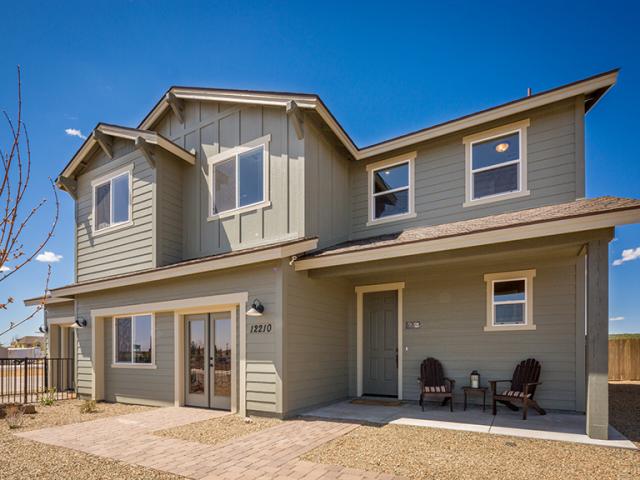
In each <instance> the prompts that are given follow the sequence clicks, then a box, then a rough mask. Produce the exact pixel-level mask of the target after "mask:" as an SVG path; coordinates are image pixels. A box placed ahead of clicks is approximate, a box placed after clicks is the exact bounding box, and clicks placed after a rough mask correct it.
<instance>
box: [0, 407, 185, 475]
mask: <svg viewBox="0 0 640 480" xmlns="http://www.w3.org/2000/svg"><path fill="white" fill-rule="evenodd" d="M81 404H82V402H81V401H79V400H63V401H59V402H56V404H55V405H53V406H51V407H43V406H40V405H38V406H37V407H36V409H37V411H38V413H37V414H35V415H25V416H24V417H23V418H24V423H23V426H22V427H21V428H19V429H14V430H11V429H9V427H8V426H7V423H6V422H5V421H4V420H0V478H2V480H13V479H16V480H17V479H21V480H25V479H38V480H59V479H63V478H69V479H75V478H78V479H79V478H82V479H86V480H97V479H121V478H127V479H136V480H146V479H149V480H177V479H180V478H183V477H178V476H176V475H171V474H167V473H162V472H157V471H155V470H151V469H148V468H142V467H136V466H131V465H127V464H124V463H121V462H117V461H114V460H108V459H105V458H100V457H96V456H93V455H88V454H86V453H81V452H77V451H74V450H68V449H66V448H59V447H54V446H50V445H45V444H42V443H38V442H32V441H29V440H24V439H22V438H19V437H16V436H15V435H13V433H17V432H23V431H26V430H35V429H38V428H46V427H53V426H56V425H64V424H68V423H77V422H86V421H89V420H95V419H97V418H104V417H110V416H113V415H125V414H127V413H134V412H141V411H144V410H148V409H149V408H150V407H140V406H134V405H123V404H113V403H99V404H98V412H97V413H85V414H81V413H80V405H81Z"/></svg>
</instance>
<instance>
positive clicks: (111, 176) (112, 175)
mask: <svg viewBox="0 0 640 480" xmlns="http://www.w3.org/2000/svg"><path fill="white" fill-rule="evenodd" d="M123 175H128V180H129V199H128V201H129V211H128V220H126V221H124V222H118V223H113V201H114V196H113V181H114V180H115V179H116V178H119V177H121V176H123ZM106 183H110V184H111V185H110V187H109V188H110V189H111V191H110V195H109V201H110V205H109V208H110V211H109V222H110V223H109V226H108V227H103V228H98V218H97V215H96V200H97V197H96V191H97V189H98V187H101V186H102V185H104V184H106ZM130 225H133V164H131V165H127V166H125V167H122V168H119V169H117V170H114V171H112V172H109V173H108V174H106V175H103V176H101V177H98V178H96V179H94V180H92V181H91V227H92V229H93V232H94V234H95V235H101V234H103V233H106V232H112V231H114V230H119V229H121V228H125V227H128V226H130Z"/></svg>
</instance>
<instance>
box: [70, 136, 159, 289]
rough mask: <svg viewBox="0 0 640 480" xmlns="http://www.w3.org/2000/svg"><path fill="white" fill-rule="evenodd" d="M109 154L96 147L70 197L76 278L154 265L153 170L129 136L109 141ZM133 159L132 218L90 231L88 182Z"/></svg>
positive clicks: (91, 278) (110, 273)
mask: <svg viewBox="0 0 640 480" xmlns="http://www.w3.org/2000/svg"><path fill="white" fill-rule="evenodd" d="M113 145H114V156H113V159H109V157H107V156H106V155H105V153H104V152H103V151H102V150H99V151H97V152H96V153H95V154H94V155H93V157H91V159H90V160H89V162H88V166H87V168H86V170H85V171H83V172H82V173H81V174H80V175H79V176H78V179H77V181H78V200H77V202H76V281H77V282H82V281H86V280H94V279H97V278H101V277H106V276H111V275H120V274H123V273H129V272H133V271H137V270H142V269H145V268H151V267H153V266H154V259H153V232H152V229H153V221H152V218H153V190H154V184H155V170H154V169H152V168H150V167H149V164H148V163H147V161H146V160H145V159H144V157H143V156H142V155H141V154H140V153H139V152H136V151H133V142H125V141H120V140H118V141H114V143H113ZM131 164H133V172H132V177H131V180H132V204H131V210H132V221H133V224H132V225H129V226H126V227H123V228H116V229H114V230H104V231H98V232H96V230H95V228H94V218H93V189H92V186H91V182H92V181H93V180H94V179H96V178H100V177H103V176H104V175H109V173H110V172H114V171H116V170H118V169H120V168H122V167H124V166H127V165H131Z"/></svg>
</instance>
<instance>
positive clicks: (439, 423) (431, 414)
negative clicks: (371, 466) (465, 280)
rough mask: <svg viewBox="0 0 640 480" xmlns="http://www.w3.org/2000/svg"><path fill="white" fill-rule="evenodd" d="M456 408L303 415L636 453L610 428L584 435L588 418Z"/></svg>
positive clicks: (328, 410) (332, 410) (334, 408)
mask: <svg viewBox="0 0 640 480" xmlns="http://www.w3.org/2000/svg"><path fill="white" fill-rule="evenodd" d="M455 407H456V408H455V410H454V412H450V411H449V408H448V407H440V406H438V405H436V404H429V405H427V406H426V407H425V411H424V412H423V411H422V410H421V409H420V407H419V406H418V405H416V404H411V403H405V404H402V405H400V406H391V407H385V406H379V405H362V404H353V403H351V402H350V401H348V400H346V401H342V402H337V403H334V404H331V405H328V406H326V407H322V408H316V409H313V410H309V411H307V412H305V413H304V414H303V415H305V416H309V417H314V418H326V419H339V420H352V421H361V422H371V423H379V424H387V423H391V424H397V425H413V426H419V427H431V428H445V429H450V430H464V431H468V432H479V433H488V434H493V435H511V436H514V437H525V438H534V439H540V440H558V441H563V442H574V443H584V444H587V445H599V446H604V447H617V448H629V449H637V447H636V446H635V445H634V444H633V442H631V441H629V440H628V439H627V438H626V437H625V436H624V435H622V434H621V433H619V432H618V431H617V430H616V429H615V428H613V427H611V426H610V427H609V440H597V439H594V438H590V437H588V436H587V435H586V433H585V416H584V415H580V414H577V413H575V414H574V413H556V412H552V413H547V415H538V414H537V413H536V412H535V411H530V412H529V416H528V419H527V420H522V413H521V412H513V411H511V410H509V409H507V408H499V410H498V414H497V415H496V416H495V417H494V416H493V415H492V414H491V410H490V409H489V408H487V410H486V411H484V412H483V411H482V407H479V406H476V405H471V406H469V407H468V408H467V410H466V411H464V410H462V408H459V407H458V406H457V405H456V406H455Z"/></svg>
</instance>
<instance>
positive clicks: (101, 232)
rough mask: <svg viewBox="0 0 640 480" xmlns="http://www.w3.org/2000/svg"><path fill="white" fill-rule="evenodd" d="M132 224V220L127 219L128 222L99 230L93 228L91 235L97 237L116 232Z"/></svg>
mask: <svg viewBox="0 0 640 480" xmlns="http://www.w3.org/2000/svg"><path fill="white" fill-rule="evenodd" d="M132 225H133V220H129V221H128V222H124V223H118V224H116V225H113V226H111V227H105V228H101V229H100V230H96V229H94V230H93V236H94V237H97V236H100V235H104V234H107V233H111V232H117V231H118V230H122V229H123V228H127V227H131V226H132Z"/></svg>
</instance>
